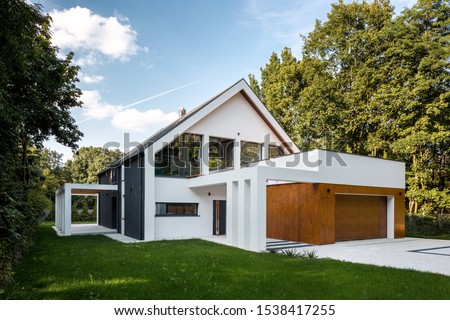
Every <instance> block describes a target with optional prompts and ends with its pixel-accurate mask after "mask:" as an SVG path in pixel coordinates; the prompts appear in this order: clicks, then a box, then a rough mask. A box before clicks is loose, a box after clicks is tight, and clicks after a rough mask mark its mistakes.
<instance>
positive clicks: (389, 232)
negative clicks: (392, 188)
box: [387, 196, 395, 239]
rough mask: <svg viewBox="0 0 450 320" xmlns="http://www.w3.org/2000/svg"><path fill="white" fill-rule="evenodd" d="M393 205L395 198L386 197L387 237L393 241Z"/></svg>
mask: <svg viewBox="0 0 450 320" xmlns="http://www.w3.org/2000/svg"><path fill="white" fill-rule="evenodd" d="M394 204H395V198H394V197H393V196H388V197H387V237H388V238H389V239H394V229H395V219H394V214H395V210H394Z"/></svg>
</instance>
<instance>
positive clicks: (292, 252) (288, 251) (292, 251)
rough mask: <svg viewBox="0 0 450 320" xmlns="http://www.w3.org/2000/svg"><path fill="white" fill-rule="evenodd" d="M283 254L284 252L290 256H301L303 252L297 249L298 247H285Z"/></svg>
mask: <svg viewBox="0 0 450 320" xmlns="http://www.w3.org/2000/svg"><path fill="white" fill-rule="evenodd" d="M281 254H284V255H285V256H288V257H301V256H302V255H301V253H300V252H299V251H297V250H296V249H293V248H290V249H283V250H281Z"/></svg>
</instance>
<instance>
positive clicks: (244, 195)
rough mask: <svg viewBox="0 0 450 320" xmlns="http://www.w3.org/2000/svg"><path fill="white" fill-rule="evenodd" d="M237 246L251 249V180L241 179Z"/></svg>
mask: <svg viewBox="0 0 450 320" xmlns="http://www.w3.org/2000/svg"><path fill="white" fill-rule="evenodd" d="M237 220H238V222H237V231H238V232H237V233H238V234H237V246H238V247H239V248H242V249H250V235H249V232H250V225H249V224H250V180H239V183H238V215H237Z"/></svg>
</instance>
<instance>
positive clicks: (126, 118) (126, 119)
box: [111, 108, 178, 132]
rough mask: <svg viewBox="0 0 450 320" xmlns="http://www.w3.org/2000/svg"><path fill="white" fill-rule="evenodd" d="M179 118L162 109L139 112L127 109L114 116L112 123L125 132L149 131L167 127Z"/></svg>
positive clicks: (175, 114)
mask: <svg viewBox="0 0 450 320" xmlns="http://www.w3.org/2000/svg"><path fill="white" fill-rule="evenodd" d="M177 118H178V115H177V113H176V112H170V113H164V112H163V111H161V110H160V109H150V110H147V111H144V112H142V111H139V110H136V109H134V108H130V109H126V110H123V111H120V112H118V113H117V114H115V115H114V117H113V119H112V121H111V123H112V124H113V125H115V126H116V127H118V128H119V129H121V130H124V131H141V132H144V131H148V130H149V127H155V126H156V125H157V126H161V125H167V124H169V123H171V122H173V121H175V120H176V119H177Z"/></svg>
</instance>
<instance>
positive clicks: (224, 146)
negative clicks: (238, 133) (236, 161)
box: [209, 137, 234, 171]
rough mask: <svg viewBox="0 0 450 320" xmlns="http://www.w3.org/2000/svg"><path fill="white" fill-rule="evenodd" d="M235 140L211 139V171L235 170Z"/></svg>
mask: <svg viewBox="0 0 450 320" xmlns="http://www.w3.org/2000/svg"><path fill="white" fill-rule="evenodd" d="M233 148H234V140H231V139H224V138H216V137H210V138H209V170H210V171H218V170H225V169H231V168H233V158H234V150H233Z"/></svg>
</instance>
